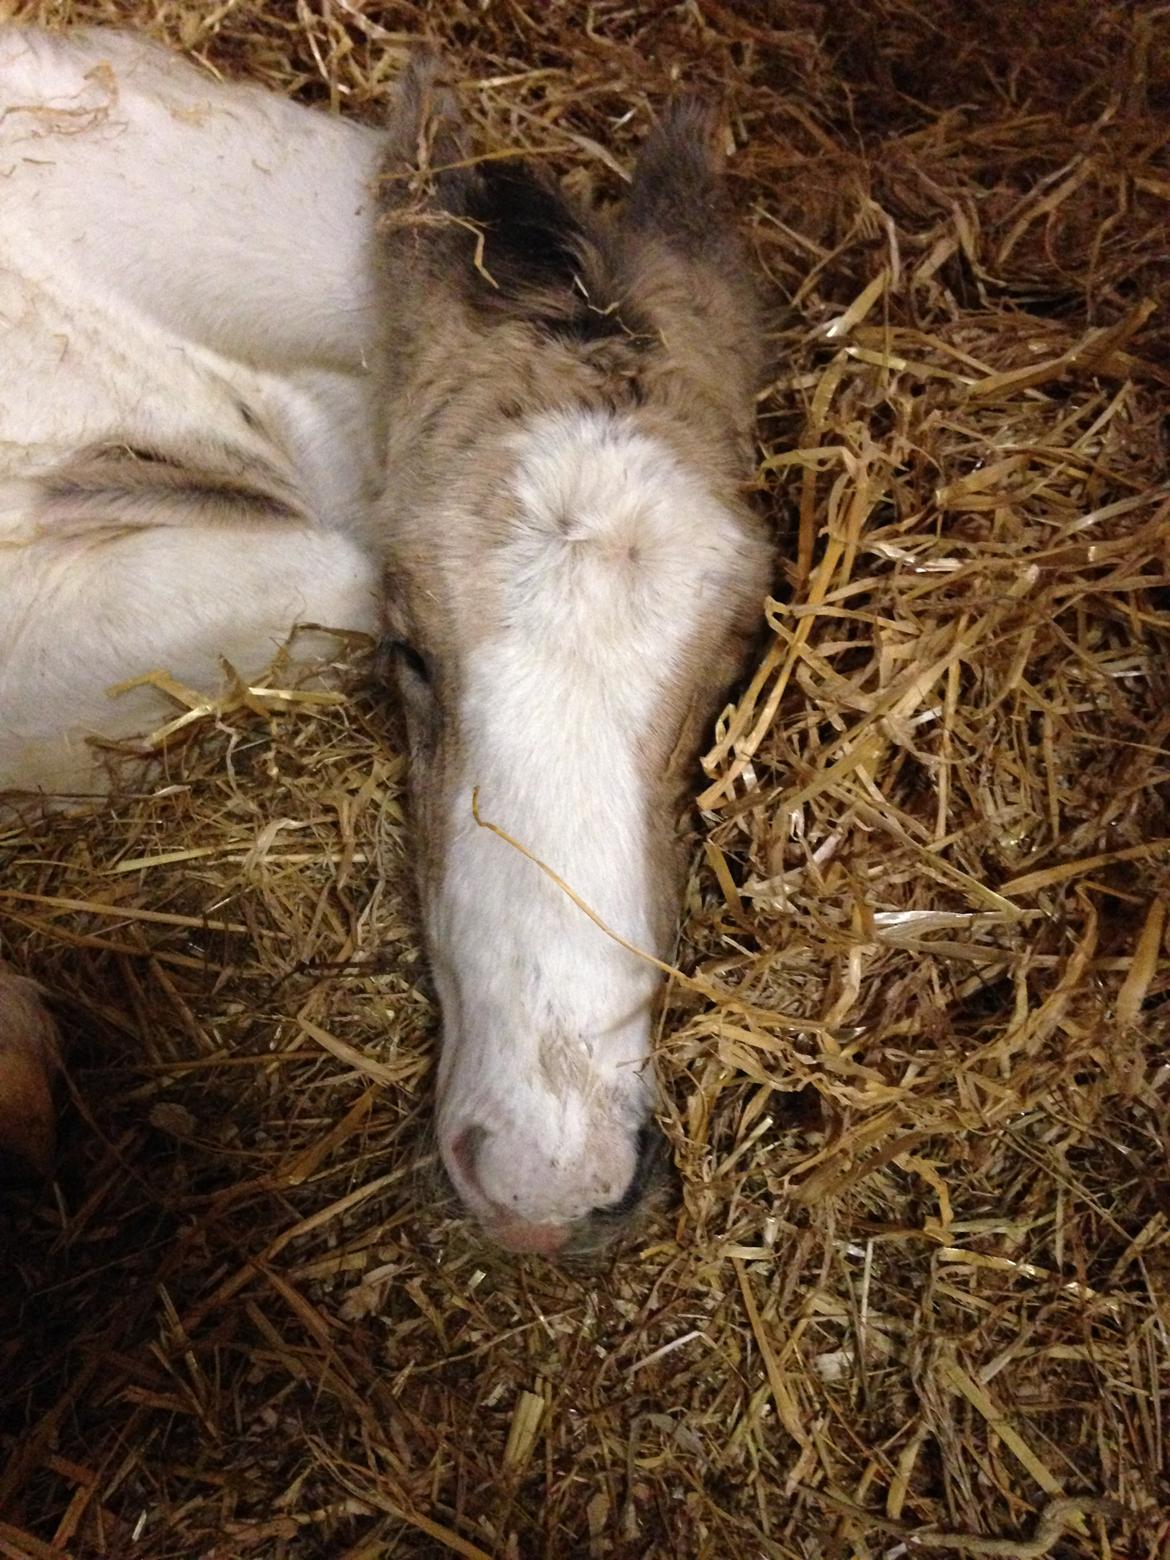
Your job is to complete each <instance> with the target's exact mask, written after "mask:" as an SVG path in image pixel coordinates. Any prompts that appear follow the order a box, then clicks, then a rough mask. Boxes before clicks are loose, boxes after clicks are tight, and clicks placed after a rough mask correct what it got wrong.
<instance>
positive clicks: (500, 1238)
mask: <svg viewBox="0 0 1170 1560" xmlns="http://www.w3.org/2000/svg"><path fill="white" fill-rule="evenodd" d="M484 1229H485V1231H486V1232H487V1234H488V1235H489V1236H490V1237H491V1239H492V1240H494V1241H495V1242H496V1244H497V1245H498V1246H503V1248H504V1250H505V1251H536V1252H539V1253H540V1255H541V1256H542V1257H551V1256H552V1255H553V1253H554V1252H557V1251H559V1250H560V1249H561V1247H562V1246H563V1245H564V1244H565V1242H566V1241H567V1240H568V1238H569V1231H568V1228H567V1227H566V1226H565V1225H563V1224H525V1223H524V1221H523V1220H522V1219H505V1220H503V1221H502V1222H501V1223H499V1224H485V1225H484Z"/></svg>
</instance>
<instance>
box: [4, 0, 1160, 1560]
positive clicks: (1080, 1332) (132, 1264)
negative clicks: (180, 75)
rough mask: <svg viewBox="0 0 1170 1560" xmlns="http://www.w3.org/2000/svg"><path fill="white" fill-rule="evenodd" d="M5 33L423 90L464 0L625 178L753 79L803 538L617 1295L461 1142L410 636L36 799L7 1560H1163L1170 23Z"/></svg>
mask: <svg viewBox="0 0 1170 1560" xmlns="http://www.w3.org/2000/svg"><path fill="white" fill-rule="evenodd" d="M5 14H10V15H15V16H17V17H20V18H24V19H36V20H47V21H50V22H52V23H54V24H57V23H68V22H73V21H87V20H92V19H95V18H102V19H108V20H118V21H120V22H122V23H124V24H127V25H133V26H138V27H142V28H145V29H146V30H148V31H149V32H151V33H152V34H153V35H155V36H157V37H160V38H163V39H166V40H168V41H170V42H172V43H174V44H176V45H177V46H179V47H181V48H183V49H185V50H187V51H189V52H190V53H191V54H192V55H194V56H196V57H198V58H200V59H202V60H204V61H206V62H207V63H208V65H209V66H211V67H212V68H214V69H216V70H219V71H221V72H223V73H224V74H226V75H229V76H247V77H250V78H252V79H255V80H259V81H262V82H265V83H267V84H269V85H271V86H272V87H274V88H276V89H277V90H280V91H288V92H292V93H294V94H296V95H297V96H298V97H300V98H301V99H303V100H305V101H309V102H314V103H319V104H323V105H326V106H332V107H334V108H337V109H340V110H341V111H343V112H346V113H350V114H354V115H359V116H363V117H365V118H369V119H375V120H376V119H377V117H378V115H379V113H380V112H381V108H382V105H383V103H384V102H385V99H386V96H387V94H388V92H389V91H390V88H391V85H392V82H393V80H394V77H395V74H396V72H397V71H398V69H399V68H400V66H401V63H402V60H403V58H404V53H405V50H406V48H407V45H408V43H409V41H410V39H412V38H414V37H416V36H417V35H418V34H419V33H420V32H421V31H424V30H429V31H430V32H431V33H432V34H433V35H436V36H438V37H440V38H441V39H442V40H443V41H444V43H445V44H446V46H447V48H448V49H449V51H450V53H451V56H452V58H453V59H454V61H455V63H456V66H457V69H458V72H459V74H460V76H461V78H462V81H463V83H464V89H465V96H466V101H467V103H468V106H469V108H470V110H471V112H472V114H473V116H474V117H476V118H477V120H478V121H479V122H480V123H482V124H483V125H484V126H485V127H486V129H487V131H488V133H489V134H490V135H493V136H494V137H496V139H497V140H498V141H500V142H504V141H506V142H507V143H508V144H522V145H526V146H529V147H531V148H533V149H534V150H536V151H537V152H539V153H540V154H541V155H542V156H546V157H547V158H548V159H549V160H550V162H551V164H552V165H553V166H554V167H556V168H557V169H558V170H559V171H560V172H562V173H563V174H565V175H567V176H568V178H569V179H570V180H571V181H573V182H575V183H576V184H577V185H579V186H582V187H586V188H588V187H592V188H595V189H596V190H597V191H598V192H599V194H601V195H603V196H604V195H608V194H612V193H613V192H615V191H616V190H617V189H618V187H619V185H620V174H621V171H622V169H624V168H626V167H628V164H629V159H630V157H631V155H632V151H633V148H634V146H635V144H636V142H637V140H638V139H639V137H640V136H641V135H642V133H643V132H644V130H645V128H646V126H647V124H648V123H649V122H650V118H651V115H652V112H653V109H654V107H655V106H656V105H658V104H660V103H661V102H662V101H663V100H664V99H665V98H666V97H667V96H668V95H669V92H670V90H671V88H672V86H674V85H675V84H677V83H683V84H685V85H687V86H690V87H696V88H701V89H703V90H705V91H710V92H711V93H714V94H719V95H722V96H723V97H724V98H725V99H726V102H727V104H728V108H729V123H730V130H731V135H732V137H733V139H734V144H735V151H734V154H733V156H732V158H731V161H730V165H729V166H730V178H731V180H732V183H733V188H734V191H735V194H736V197H737V199H738V200H739V202H740V204H741V207H742V209H743V212H744V214H745V221H746V222H747V224H748V226H749V228H750V232H751V235H752V238H753V242H754V246H755V252H756V254H757V256H758V261H759V265H760V267H761V270H762V271H763V273H764V274H765V275H766V276H767V278H768V279H769V282H770V286H771V289H772V296H773V300H774V303H775V319H774V336H775V353H774V364H775V367H774V374H773V378H772V382H771V383H770V385H769V387H768V388H767V391H766V393H765V394H764V395H763V397H762V399H761V402H760V414H761V415H760V435H761V454H760V466H759V502H760V504H761V505H762V506H763V508H764V509H765V510H766V511H767V512H768V513H769V514H770V515H772V516H773V517H774V519H775V523H776V526H777V531H778V535H779V538H780V541H781V550H782V558H783V564H782V568H781V571H780V573H779V576H778V580H777V587H776V594H775V601H774V602H773V603H772V604H771V605H770V608H769V614H768V632H767V635H766V637H765V641H764V644H763V647H762V650H761V657H760V660H759V664H758V667H757V668H756V670H755V675H754V676H753V677H752V678H751V679H750V681H749V682H748V683H747V684H746V686H745V691H744V693H743V696H742V698H741V700H740V702H739V703H738V705H737V706H736V707H735V709H734V710H732V711H729V712H728V713H727V715H726V717H725V719H724V721H723V722H722V724H721V726H720V728H719V730H718V732H717V733H715V734H713V736H712V740H711V751H710V754H709V757H708V760H707V764H706V774H705V775H704V776H702V777H698V778H697V781H696V794H697V795H700V802H701V813H698V814H696V816H695V818H694V819H693V820H692V827H693V829H694V831H695V833H694V870H693V873H692V875H691V879H690V884H689V889H688V902H687V912H686V918H685V923H684V926H683V931H682V936H681V939H680V943H679V948H678V963H679V966H680V969H681V970H682V971H683V972H685V976H687V977H695V976H697V977H699V979H698V981H697V982H696V980H694V979H687V978H679V979H678V980H676V981H675V982H674V984H673V986H672V990H671V992H670V995H669V997H668V999H667V1001H666V1002H665V1004H664V1011H663V1017H662V1026H661V1046H660V1063H661V1074H662V1079H663V1084H664V1088H665V1092H666V1095H667V1098H668V1101H669V1110H668V1126H669V1130H670V1133H671V1137H672V1141H673V1144H674V1148H675V1159H676V1165H677V1185H676V1188H675V1192H674V1195H673V1199H672V1201H671V1202H670V1203H669V1205H668V1206H667V1207H666V1208H665V1209H664V1210H661V1211H659V1213H657V1214H656V1215H655V1216H654V1218H653V1219H652V1220H651V1221H650V1222H649V1223H648V1225H647V1227H646V1228H645V1229H644V1230H643V1231H642V1232H641V1235H640V1238H639V1239H638V1240H637V1241H635V1242H633V1243H631V1245H630V1246H629V1247H627V1248H626V1249H625V1250H623V1251H621V1252H620V1253H618V1254H616V1255H615V1256H614V1257H612V1258H611V1259H610V1260H608V1261H607V1262H606V1263H605V1264H604V1265H603V1266H602V1267H601V1268H600V1269H599V1270H594V1271H585V1270H580V1271H577V1270H569V1271H566V1270H564V1269H562V1268H560V1267H557V1266H554V1265H552V1264H550V1263H548V1262H546V1261H544V1260H543V1259H540V1258H525V1259H516V1260H505V1259H503V1258H501V1257H499V1256H496V1255H493V1254H492V1253H490V1252H487V1251H485V1250H484V1249H483V1248H482V1247H481V1246H479V1245H478V1244H477V1242H476V1240H475V1237H474V1234H473V1232H472V1231H471V1230H469V1229H468V1228H467V1226H466V1224H465V1223H464V1222H463V1221H462V1220H461V1219H460V1217H459V1215H458V1211H457V1210H456V1209H455V1208H453V1207H452V1206H451V1205H450V1203H449V1201H447V1200H446V1198H445V1194H444V1193H443V1192H442V1190H441V1188H440V1185H439V1183H438V1180H437V1178H436V1176H435V1172H434V1161H433V1155H432V1153H431V1149H430V1146H429V1142H428V1125H427V1124H428V1116H429V1090H430V1087H431V1076H432V1066H433V1058H434V1036H435V1011H434V1007H433V1004H432V1001H431V999H430V996H429V995H428V988H427V983H426V977H425V973H424V971H423V969H422V966H421V963H420V958H419V950H418V939H417V934H416V925H415V917H414V911H413V907H412V902H411V891H410V884H409V864H410V856H411V829H410V825H409V822H408V820H407V819H406V818H405V816H404V813H403V792H402V782H403V767H404V760H403V757H402V741H401V732H400V729H399V727H398V725H397V723H396V717H395V715H394V712H393V710H392V709H389V708H387V707H386V705H385V703H384V701H383V700H382V699H381V698H380V697H379V696H378V694H377V691H376V690H375V689H374V688H373V686H372V684H371V681H370V679H369V677H368V674H367V673H365V672H363V666H362V656H361V651H360V647H359V648H358V649H357V650H355V651H354V652H353V658H354V660H355V664H356V680H355V682H354V685H353V687H354V691H353V692H352V694H351V695H350V696H349V697H347V698H344V699H343V698H340V697H338V698H337V699H336V700H332V701H325V702H317V703H314V702H311V701H307V700H303V699H301V700H297V699H292V700H284V701H275V700H264V699H262V698H247V699H243V698H241V699H240V700H238V701H236V703H235V704H234V706H233V705H232V704H230V703H228V704H224V705H222V706H221V707H219V708H217V709H207V710H205V711H204V713H203V714H202V715H201V716H199V717H198V718H196V719H194V720H192V721H191V722H190V723H189V724H188V725H187V726H186V728H185V729H184V731H183V733H182V736H181V737H180V738H178V739H176V740H174V741H173V742H172V744H171V746H170V747H169V749H168V750H167V752H166V753H165V755H164V756H162V757H160V758H158V759H157V760H156V761H155V762H154V765H153V768H149V767H148V768H143V767H138V768H136V767H134V766H133V765H131V766H130V767H128V768H127V769H126V770H125V771H124V781H125V785H126V787H127V790H126V794H125V796H124V799H123V800H121V801H119V802H118V803H117V804H115V805H113V806H111V807H109V808H104V809H103V810H101V811H100V812H99V813H97V814H96V815H94V816H91V817H67V818H61V817H57V818H52V819H47V820H44V821H37V820H34V821H32V822H30V823H29V824H27V825H25V826H22V827H19V828H13V829H10V830H8V831H7V832H3V831H0V949H2V951H3V953H4V955H5V956H6V957H8V958H10V959H12V960H13V961H14V962H15V963H17V964H18V965H19V966H20V967H21V968H23V969H25V970H27V971H28V972H29V973H32V974H35V975H37V976H39V977H40V978H41V979H43V980H44V981H45V982H46V983H47V984H49V985H51V986H52V987H53V988H55V989H56V990H58V991H61V992H63V993H64V994H65V1000H66V1008H67V1027H68V1029H69V1032H70V1035H71V1038H72V1044H71V1050H70V1057H69V1069H68V1078H67V1080H66V1088H67V1098H66V1101H65V1107H64V1116H65V1120H64V1126H63V1141H62V1144H61V1151H60V1156H59V1166H58V1176H57V1180H56V1183H55V1184H54V1185H53V1186H51V1187H49V1186H44V1185H41V1184H38V1183H36V1182H34V1181H29V1180H27V1179H23V1180H22V1179H21V1178H20V1176H19V1175H16V1174H15V1173H13V1174H10V1175H9V1177H8V1180H7V1182H6V1186H5V1195H4V1197H3V1199H2V1200H0V1253H2V1260H3V1279H2V1283H0V1312H2V1320H0V1555H4V1556H13V1557H25V1560H48V1557H53V1560H60V1557H61V1556H70V1557H74V1560H83V1557H85V1560H88V1557H91V1556H111V1557H116V1560H127V1557H132V1556H133V1557H140V1560H164V1557H166V1560H237V1557H252V1556H256V1557H265V1560H267V1557H272V1560H285V1557H288V1560H309V1557H321V1560H383V1557H390V1556H400V1555H401V1556H405V1555H421V1556H427V1555H436V1556H437V1555H441V1554H448V1553H452V1554H457V1555H462V1556H467V1557H473V1556H474V1557H479V1556H500V1557H517V1560H518V1557H529V1556H544V1555H548V1556H577V1555H580V1556H619V1557H625V1556H630V1557H632V1556H638V1557H644V1556H645V1557H650V1556H653V1557H663V1560H665V1557H673V1556H688V1557H689V1556H696V1557H711V1560H728V1557H739V1556H751V1557H756V1556H768V1557H777V1560H797V1557H800V1560H845V1557H861V1560H878V1557H882V1560H900V1557H902V1556H908V1555H914V1554H917V1553H919V1552H929V1553H938V1554H947V1555H1003V1556H1014V1557H1035V1556H1044V1555H1050V1556H1053V1557H1055V1560H1074V1557H1085V1560H1088V1557H1095V1560H1155V1557H1164V1556H1166V1555H1167V1554H1168V1553H1170V1516H1168V1513H1170V1472H1168V1467H1170V1463H1168V1450H1167V1437H1168V1436H1170V1413H1168V1410H1170V1393H1168V1387H1170V1224H1168V1219H1170V1173H1168V1169H1167V1153H1168V1145H1170V1121H1168V1099H1170V1046H1168V1043H1167V1041H1168V1037H1170V966H1168V965H1167V961H1166V957H1165V950H1166V935H1167V927H1166V907H1167V903H1168V901H1170V805H1168V804H1170V766H1168V754H1170V589H1168V587H1170V575H1168V564H1170V486H1168V483H1167V477H1168V471H1170V464H1168V461H1167V453H1168V451H1167V443H1168V428H1170V422H1168V418H1167V413H1168V411H1170V142H1168V136H1167V124H1168V123H1170V120H1168V119H1167V115H1168V113H1170V12H1168V10H1167V8H1166V7H1165V6H1164V5H1163V6H1159V5H1153V4H1143V3H1141V0H1132V3H1130V0H1124V3H1123V0H1030V3H1026V4H1025V3H1022V0H1021V3H1015V0H965V3H964V4H962V5H960V4H958V3H952V4H945V3H940V0H772V3H765V0H757V3H754V4H753V3H748V0H743V3H737V0H684V3H680V4H666V3H661V4H652V3H646V4H641V5H637V4H634V5H631V4H625V3H618V0H598V3H595V4H592V5H590V6H588V7H587V6H584V5H579V4H575V3H574V4H569V3H567V0H553V3H546V4H540V3H530V4H527V5H525V4H523V3H521V0H476V3H472V0H463V3H460V0H443V3H438V0H434V3H430V4H427V3H408V0H297V3H294V0H274V3H269V4H263V3H260V0H235V3H233V0H222V3H216V4H207V5H200V6H190V5H183V4H179V3H177V0H139V3H133V0H107V3H104V4H103V3H101V0H79V3H76V4H71V3H68V0H16V3H15V4H13V0H7V5H5V0H0V15H5ZM344 648H345V647H341V646H339V656H340V655H341V653H342V651H343V649H344ZM700 793H701V794H700Z"/></svg>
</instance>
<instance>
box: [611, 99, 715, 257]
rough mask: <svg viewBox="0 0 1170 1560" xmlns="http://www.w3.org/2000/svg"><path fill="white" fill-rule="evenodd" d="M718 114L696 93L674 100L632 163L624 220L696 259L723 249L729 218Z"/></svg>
mask: <svg viewBox="0 0 1170 1560" xmlns="http://www.w3.org/2000/svg"><path fill="white" fill-rule="evenodd" d="M719 126H720V116H719V114H718V112H717V111H716V110H715V109H713V108H711V107H710V105H709V104H706V103H704V102H703V101H702V100H701V99H699V98H695V97H687V98H680V99H679V100H678V101H677V102H675V103H672V104H671V105H670V107H669V108H668V109H667V110H666V112H665V113H664V114H663V116H662V118H661V120H660V121H659V122H658V124H657V125H656V126H655V128H654V129H653V130H652V131H651V132H650V135H649V136H648V138H647V140H646V144H645V145H644V146H643V148H642V151H641V153H640V155H639V157H638V161H637V164H636V166H635V168H634V180H633V184H632V186H631V188H630V194H629V198H628V200H627V203H626V223H627V225H628V226H629V227H630V228H631V229H632V230H634V231H635V232H638V233H641V234H644V235H645V236H647V237H656V238H660V239H665V240H666V241H667V242H668V243H672V244H674V245H675V246H678V247H680V248H684V249H685V250H686V251H687V252H688V253H689V254H692V255H693V256H694V258H696V259H702V258H703V257H704V256H705V255H706V254H708V253H709V252H711V251H712V250H714V251H715V252H718V251H720V250H721V248H722V245H721V242H720V241H721V236H722V234H723V232H724V231H725V230H726V224H727V223H728V221H729V220H730V217H729V212H728V206H727V197H726V193H725V191H724V187H723V158H722V156H721V154H720V153H719V151H718V134H719Z"/></svg>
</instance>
